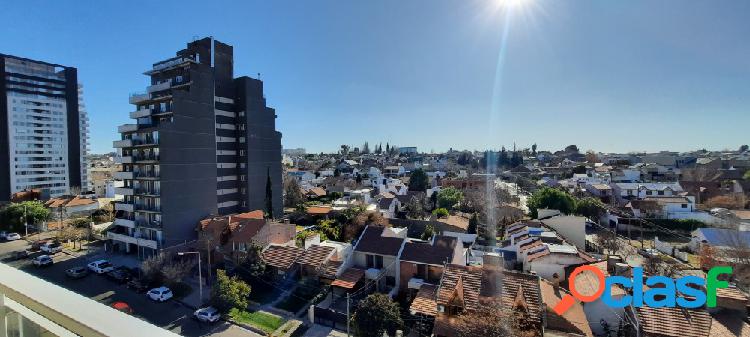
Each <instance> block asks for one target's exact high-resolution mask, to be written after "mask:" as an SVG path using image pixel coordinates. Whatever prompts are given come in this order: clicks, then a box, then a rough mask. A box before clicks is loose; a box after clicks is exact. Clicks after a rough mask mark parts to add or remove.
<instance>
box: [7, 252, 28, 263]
mask: <svg viewBox="0 0 750 337" xmlns="http://www.w3.org/2000/svg"><path fill="white" fill-rule="evenodd" d="M27 257H29V251H27V250H19V251H15V252H13V253H11V254H10V260H13V261H15V260H23V259H25V258H27Z"/></svg>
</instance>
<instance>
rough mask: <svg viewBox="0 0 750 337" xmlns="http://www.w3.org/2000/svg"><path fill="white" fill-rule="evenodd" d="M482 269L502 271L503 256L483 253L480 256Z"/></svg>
mask: <svg viewBox="0 0 750 337" xmlns="http://www.w3.org/2000/svg"><path fill="white" fill-rule="evenodd" d="M482 266H483V268H489V269H493V270H501V269H503V256H502V255H501V254H499V253H485V254H484V255H483V256H482Z"/></svg>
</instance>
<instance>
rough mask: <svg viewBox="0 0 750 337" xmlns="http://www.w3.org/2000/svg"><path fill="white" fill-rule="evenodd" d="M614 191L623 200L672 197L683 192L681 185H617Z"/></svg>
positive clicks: (614, 186)
mask: <svg viewBox="0 0 750 337" xmlns="http://www.w3.org/2000/svg"><path fill="white" fill-rule="evenodd" d="M612 190H613V191H614V193H615V196H617V197H618V198H619V199H621V200H633V199H645V198H646V197H651V196H655V197H671V196H675V195H677V194H679V193H680V192H682V191H683V190H682V186H680V184H679V183H615V184H613V185H612Z"/></svg>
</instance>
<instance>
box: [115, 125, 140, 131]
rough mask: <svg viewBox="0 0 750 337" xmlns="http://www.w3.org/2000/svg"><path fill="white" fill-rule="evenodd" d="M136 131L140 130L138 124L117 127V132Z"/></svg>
mask: <svg viewBox="0 0 750 337" xmlns="http://www.w3.org/2000/svg"><path fill="white" fill-rule="evenodd" d="M134 131H138V124H123V125H120V126H118V127H117V132H119V133H125V132H134Z"/></svg>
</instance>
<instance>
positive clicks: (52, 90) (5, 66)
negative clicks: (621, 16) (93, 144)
mask: <svg viewBox="0 0 750 337" xmlns="http://www.w3.org/2000/svg"><path fill="white" fill-rule="evenodd" d="M87 146H88V117H87V115H86V111H85V109H84V108H83V105H82V89H81V88H80V86H79V85H78V77H77V70H76V69H75V68H72V67H65V66H61V65H57V64H51V63H46V62H40V61H34V60H29V59H25V58H20V57H15V56H9V55H2V54H0V201H5V200H9V198H10V195H11V194H13V193H15V192H18V191H22V190H27V189H41V190H43V191H46V192H47V193H49V195H50V196H52V197H54V196H60V195H64V194H68V193H70V191H71V189H73V190H78V189H82V190H87V189H88V188H89V184H88V176H87V174H86V164H85V162H86V161H85V155H86V153H87V150H88V148H87Z"/></svg>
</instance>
